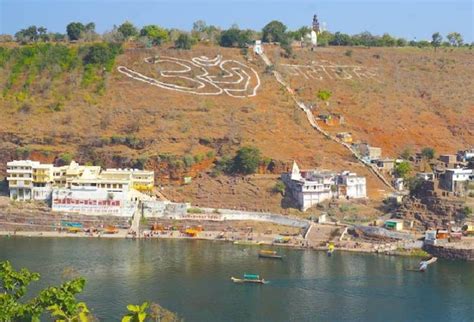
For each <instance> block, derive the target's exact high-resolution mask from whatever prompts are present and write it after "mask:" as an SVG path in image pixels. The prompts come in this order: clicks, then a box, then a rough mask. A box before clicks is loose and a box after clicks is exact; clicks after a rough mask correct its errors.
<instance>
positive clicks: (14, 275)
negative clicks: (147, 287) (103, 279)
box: [0, 261, 182, 322]
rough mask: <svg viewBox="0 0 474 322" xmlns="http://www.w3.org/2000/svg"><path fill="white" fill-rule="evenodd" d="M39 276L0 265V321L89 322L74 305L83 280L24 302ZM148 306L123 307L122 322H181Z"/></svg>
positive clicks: (87, 313) (78, 304)
mask: <svg viewBox="0 0 474 322" xmlns="http://www.w3.org/2000/svg"><path fill="white" fill-rule="evenodd" d="M39 278H40V275H39V274H38V273H32V272H30V271H29V270H28V269H26V268H22V269H21V270H19V271H15V269H14V268H13V267H12V265H11V264H10V262H9V261H4V262H0V321H2V322H3V321H4V322H10V321H18V322H22V321H32V322H38V321H41V320H40V318H41V316H42V315H43V314H44V313H49V314H50V316H51V318H52V319H53V320H54V321H56V322H92V321H96V320H97V319H96V318H95V317H94V316H92V314H91V313H90V311H89V308H88V307H87V305H86V303H84V302H78V301H77V299H76V294H79V293H81V292H82V291H83V290H84V287H85V284H86V280H85V279H84V278H82V277H79V278H74V279H72V280H70V281H67V282H65V283H63V284H61V285H60V286H51V287H48V288H46V289H44V290H42V291H40V292H39V293H38V295H37V296H36V297H33V298H31V299H29V300H26V299H24V296H25V294H26V293H27V290H28V286H29V285H30V284H31V282H35V281H38V280H39ZM149 307H150V306H149V304H148V302H145V303H143V304H141V305H132V304H130V305H127V309H128V311H129V313H128V314H127V315H125V316H124V317H123V318H122V322H143V321H160V322H177V321H182V320H181V319H179V318H178V317H177V315H176V314H174V313H173V312H171V311H168V310H166V309H165V308H163V307H161V306H160V305H158V304H152V305H151V308H150V313H149V312H148V310H149Z"/></svg>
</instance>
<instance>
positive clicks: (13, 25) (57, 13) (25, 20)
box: [0, 0, 474, 42]
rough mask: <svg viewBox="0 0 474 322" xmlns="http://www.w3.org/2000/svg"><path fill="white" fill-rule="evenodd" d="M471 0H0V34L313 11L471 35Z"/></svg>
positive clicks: (394, 30) (295, 16)
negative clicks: (76, 23)
mask: <svg viewBox="0 0 474 322" xmlns="http://www.w3.org/2000/svg"><path fill="white" fill-rule="evenodd" d="M473 2H474V1H473V0H378V1H375V0H363V1H360V0H353V1H351V0H345V1H343V0H311V1H310V0H286V1H281V0H279V1H275V0H260V1H257V0H253V1H251V0H230V1H229V0H221V1H217V0H195V1H193V0H138V1H133V0H126V1H124V0H95V1H91V0H0V19H1V20H0V34H1V33H8V34H14V33H15V32H16V31H18V30H19V29H21V28H25V27H27V26H29V25H33V24H34V25H37V26H39V25H41V26H45V27H46V28H48V30H49V31H55V32H65V29H66V25H67V24H68V23H69V22H71V21H81V22H83V23H86V22H90V21H93V22H95V24H96V30H97V31H98V32H103V31H105V30H110V29H111V28H112V26H113V25H114V24H120V23H121V22H123V21H125V20H130V21H132V22H133V23H135V24H136V25H138V26H143V25H146V24H159V25H161V26H164V27H167V28H170V27H175V28H180V29H186V30H189V29H191V27H192V23H193V22H194V21H196V20H199V19H202V20H205V21H206V22H207V23H208V24H214V25H218V26H221V27H223V28H228V27H229V26H230V25H232V24H234V23H236V24H238V25H239V26H240V27H241V28H252V29H261V28H262V27H263V26H264V25H265V24H266V23H267V22H269V21H271V20H274V19H276V20H280V21H282V22H284V23H285V24H286V25H287V26H288V27H289V28H290V29H296V28H298V27H300V26H302V25H310V24H311V20H312V15H313V14H315V13H316V14H318V16H319V18H320V21H321V22H325V23H326V25H327V28H328V29H329V30H330V31H332V32H335V31H341V32H345V33H349V34H355V33H359V32H362V31H366V30H367V31H370V32H371V33H373V34H382V33H385V32H388V33H390V34H392V35H395V36H398V37H405V38H407V39H408V40H411V39H414V38H416V39H418V40H420V39H430V38H431V35H432V34H433V32H436V31H439V32H441V34H443V35H446V34H447V33H448V32H451V31H458V32H460V33H461V34H462V35H463V36H464V39H465V41H466V42H472V41H473V34H474V22H473V20H474V9H473V7H474V5H473Z"/></svg>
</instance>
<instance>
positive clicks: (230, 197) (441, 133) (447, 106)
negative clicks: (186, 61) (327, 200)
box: [0, 46, 474, 211]
mask: <svg viewBox="0 0 474 322" xmlns="http://www.w3.org/2000/svg"><path fill="white" fill-rule="evenodd" d="M346 50H347V49H346V48H326V49H322V50H320V51H316V52H309V51H301V50H296V59H291V60H285V59H283V58H281V57H279V56H278V54H277V53H276V52H274V51H273V50H272V49H271V48H268V52H269V57H270V59H272V60H273V61H276V64H277V69H278V68H279V66H278V64H281V63H297V64H309V63H311V61H313V60H319V59H325V60H329V61H331V62H333V63H337V64H355V65H361V66H366V67H375V68H378V70H379V74H380V80H381V82H375V81H368V82H361V81H343V80H338V81H336V80H327V81H324V82H318V81H311V82H309V81H305V80H303V79H297V78H294V79H291V78H290V83H291V84H292V86H293V87H294V88H295V89H299V92H298V95H299V96H300V98H301V99H302V100H303V101H305V102H312V101H316V98H315V96H316V94H315V93H316V92H317V91H318V90H320V89H327V90H330V91H331V92H332V93H333V97H332V98H331V99H330V105H329V107H327V108H326V109H327V110H329V111H331V112H336V113H341V114H343V115H344V116H345V118H346V125H344V126H342V127H340V128H334V129H330V130H331V131H335V132H336V131H341V130H344V131H349V132H352V133H353V135H354V137H355V139H356V140H363V141H368V142H370V143H371V144H372V145H375V146H381V147H382V148H383V152H384V155H386V156H395V155H396V154H397V153H399V152H400V151H402V150H403V149H404V148H405V147H406V146H412V147H414V148H416V147H423V146H433V147H435V149H436V150H437V151H438V152H451V153H452V152H454V151H455V150H456V149H460V148H464V147H466V146H469V145H472V144H474V119H473V118H472V115H474V106H473V102H474V97H473V96H474V91H473V90H472V89H473V88H474V84H473V82H474V80H473V79H472V74H473V72H474V70H473V64H472V62H473V61H474V59H473V58H474V57H473V52H472V51H470V50H468V49H456V50H454V51H451V50H448V51H445V50H442V49H441V50H438V52H437V53H434V52H433V51H431V50H428V49H423V50H421V49H417V48H400V49H399V48H372V49H362V48H352V51H353V53H352V57H348V56H346V55H344V52H345V51H346ZM154 54H159V55H167V56H174V57H180V58H191V57H195V56H201V55H206V56H208V57H214V56H215V55H216V54H222V55H223V56H224V58H226V59H236V60H239V61H245V58H244V57H243V56H242V54H241V53H240V51H239V50H237V49H227V48H219V47H209V46H196V47H195V48H194V49H193V50H192V51H177V50H174V49H166V48H165V49H163V48H162V49H152V50H144V49H142V50H132V49H131V50H127V51H126V52H125V54H123V55H121V56H119V57H118V61H117V65H124V66H127V67H129V68H133V69H137V70H140V71H141V72H143V73H150V75H152V74H153V72H154V71H153V69H152V68H151V66H150V65H149V64H145V63H144V62H143V58H144V57H148V56H150V55H154ZM376 57H379V58H376ZM250 58H251V60H250V61H247V62H246V63H247V64H248V65H249V66H251V67H253V68H254V69H255V70H257V71H258V73H259V75H260V77H261V81H262V85H261V87H260V89H259V91H258V94H257V96H256V97H253V98H246V99H238V98H232V97H229V96H224V95H222V96H210V97H203V96H195V95H191V94H183V93H177V92H173V91H169V90H165V89H160V88H157V87H155V86H151V85H148V84H145V83H142V82H139V81H136V80H133V79H130V78H128V77H126V76H124V75H123V74H121V73H119V72H117V71H116V70H114V71H113V72H112V73H111V75H110V76H109V77H108V80H107V87H106V92H105V94H104V95H102V96H100V95H97V94H94V93H91V92H90V90H88V89H84V88H81V87H80V85H79V84H80V79H78V76H77V75H75V74H72V75H67V76H65V77H64V78H63V79H56V80H54V81H52V82H51V84H44V82H45V80H44V79H38V81H37V82H35V84H34V85H33V86H32V87H33V91H34V93H35V94H34V95H33V97H31V99H29V100H28V104H30V108H29V110H28V111H26V112H19V109H20V108H21V104H22V103H20V102H19V101H17V100H15V99H11V98H0V109H1V111H2V122H1V123H2V126H1V128H0V148H3V147H5V149H4V150H3V151H10V152H9V153H6V152H5V153H4V154H3V155H2V162H3V161H6V160H7V159H9V158H11V157H12V155H13V152H11V151H13V150H14V148H15V146H18V145H20V144H21V145H23V146H30V147H33V150H36V151H49V152H48V156H47V157H45V156H44V155H42V154H36V157H35V158H44V159H47V160H49V161H51V160H53V159H54V157H55V156H56V155H58V154H59V153H61V152H64V151H69V152H72V153H73V154H76V155H80V154H81V153H83V152H84V151H85V150H93V151H94V153H96V154H99V155H100V156H102V157H103V158H104V159H105V162H106V163H107V164H109V165H113V156H114V155H115V156H117V155H119V156H122V157H125V158H128V159H134V158H137V157H139V156H141V155H144V154H146V155H148V156H153V155H158V154H159V153H171V154H176V155H184V154H191V155H196V154H198V153H206V152H208V151H209V150H210V148H209V147H208V146H205V145H202V144H199V139H203V138H205V139H210V140H216V141H219V140H222V141H224V142H228V143H227V145H224V146H223V147H222V148H221V150H220V151H216V152H221V153H223V154H225V153H231V152H233V151H235V150H236V149H237V148H238V147H239V146H243V145H255V146H257V147H259V148H260V150H261V151H262V154H263V155H264V156H265V157H270V158H273V159H276V160H281V161H291V160H293V159H295V160H297V161H299V162H300V163H301V165H302V167H304V168H309V167H321V168H325V169H332V170H343V169H351V170H353V171H355V172H358V173H359V174H362V175H365V176H367V177H368V192H369V196H370V197H371V198H375V199H377V200H379V199H381V198H382V197H383V195H384V193H385V191H384V187H383V185H381V183H380V182H379V181H378V180H377V179H375V178H374V177H373V176H372V175H371V174H369V173H368V171H367V170H366V169H365V168H364V167H362V166H360V165H359V164H358V163H356V162H355V160H354V159H353V158H352V157H351V156H350V155H349V154H348V153H347V151H346V150H344V149H343V148H341V147H340V146H339V145H337V144H335V143H334V142H332V141H329V140H327V139H325V138H324V137H322V136H321V135H318V134H317V133H316V132H315V131H314V130H313V129H312V128H311V127H310V126H309V124H308V122H307V121H306V118H305V117H304V115H303V114H302V112H300V111H299V110H297V109H296V107H295V106H294V104H293V102H292V101H291V100H290V98H289V97H288V94H287V93H286V91H285V90H283V89H282V88H281V86H280V85H279V84H278V83H277V82H276V81H275V80H274V78H273V76H272V75H268V74H265V73H264V70H265V68H264V64H263V62H262V61H261V60H260V59H259V58H258V57H254V56H252V55H251V54H250ZM0 74H3V73H0ZM4 80H5V76H2V75H0V84H4ZM40 87H41V88H45V87H48V88H49V90H48V91H46V92H44V93H40ZM59 97H61V98H62V99H63V101H62V102H63V106H62V110H61V111H52V110H51V109H50V108H49V107H48V106H49V105H50V104H54V103H55V102H57V101H58V98H59ZM114 135H122V136H125V135H133V136H135V137H136V138H138V139H140V140H143V142H145V145H144V147H141V148H135V149H132V148H130V147H127V146H124V145H104V146H102V147H93V146H91V145H89V144H88V142H92V141H94V140H97V139H100V138H110V137H112V136H114ZM82 161H86V160H82ZM2 170H3V165H2V166H0V172H1V171H2ZM155 170H158V169H155ZM226 180H227V179H226ZM252 180H253V179H252ZM264 181H265V180H263V181H256V182H255V184H256V186H257V187H258V189H257V193H254V190H252V189H256V188H254V187H253V186H252V185H249V184H243V185H242V188H239V187H240V186H239V187H237V188H236V192H235V194H231V193H226V194H225V197H223V198H222V200H223V201H224V202H225V203H229V205H230V206H235V207H241V206H243V207H247V208H257V209H259V208H262V209H270V210H280V211H284V210H282V208H281V197H278V196H275V195H272V194H271V193H270V192H268V191H267V189H266V187H267V186H271V185H273V184H274V181H272V180H270V181H271V183H270V181H268V182H264ZM224 186H225V185H224ZM222 187H223V185H221V184H219V183H218V182H217V180H216V179H212V178H198V179H195V181H194V183H193V184H192V185H190V186H185V187H182V188H181V190H182V192H179V191H176V188H173V189H174V191H175V193H176V195H177V196H178V195H181V197H180V198H182V199H191V200H193V201H198V200H205V198H204V199H202V198H201V197H200V196H201V195H203V194H204V195H205V194H214V195H216V194H217V193H219V192H220V191H221V190H220V189H222ZM226 189H227V188H226ZM198 203H200V202H198ZM210 203H211V206H212V205H213V204H214V201H212V202H210ZM203 204H204V201H203Z"/></svg>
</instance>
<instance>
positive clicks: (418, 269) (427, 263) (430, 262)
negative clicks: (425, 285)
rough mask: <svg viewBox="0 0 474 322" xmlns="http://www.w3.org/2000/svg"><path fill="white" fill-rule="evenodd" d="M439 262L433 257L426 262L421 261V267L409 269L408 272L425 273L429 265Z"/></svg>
mask: <svg viewBox="0 0 474 322" xmlns="http://www.w3.org/2000/svg"><path fill="white" fill-rule="evenodd" d="M437 260H438V258H437V257H431V258H430V259H428V260H426V261H421V262H420V264H419V265H420V266H419V267H417V268H416V267H415V268H407V269H406V270H407V271H410V272H420V273H424V272H425V271H426V270H427V269H428V265H429V264H433V263H435V262H436V261H437Z"/></svg>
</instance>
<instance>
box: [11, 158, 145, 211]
mask: <svg viewBox="0 0 474 322" xmlns="http://www.w3.org/2000/svg"><path fill="white" fill-rule="evenodd" d="M7 174H8V177H7V181H8V186H9V191H10V198H11V199H12V200H19V201H25V200H43V201H51V205H52V209H53V210H54V211H67V212H83V213H88V212H89V213H97V214H98V213H108V214H110V213H113V214H120V213H123V212H124V210H126V209H131V208H133V205H134V203H136V202H137V201H138V200H142V199H146V198H147V197H148V196H147V195H146V194H145V193H144V192H150V191H151V190H152V189H153V186H154V172H153V171H146V170H138V169H101V167H99V166H86V165H79V164H78V163H76V162H74V161H72V162H71V163H70V164H69V165H65V166H61V167H55V166H54V165H52V164H42V163H40V162H38V161H31V160H18V161H11V162H8V163H7ZM125 212H127V211H125Z"/></svg>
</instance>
